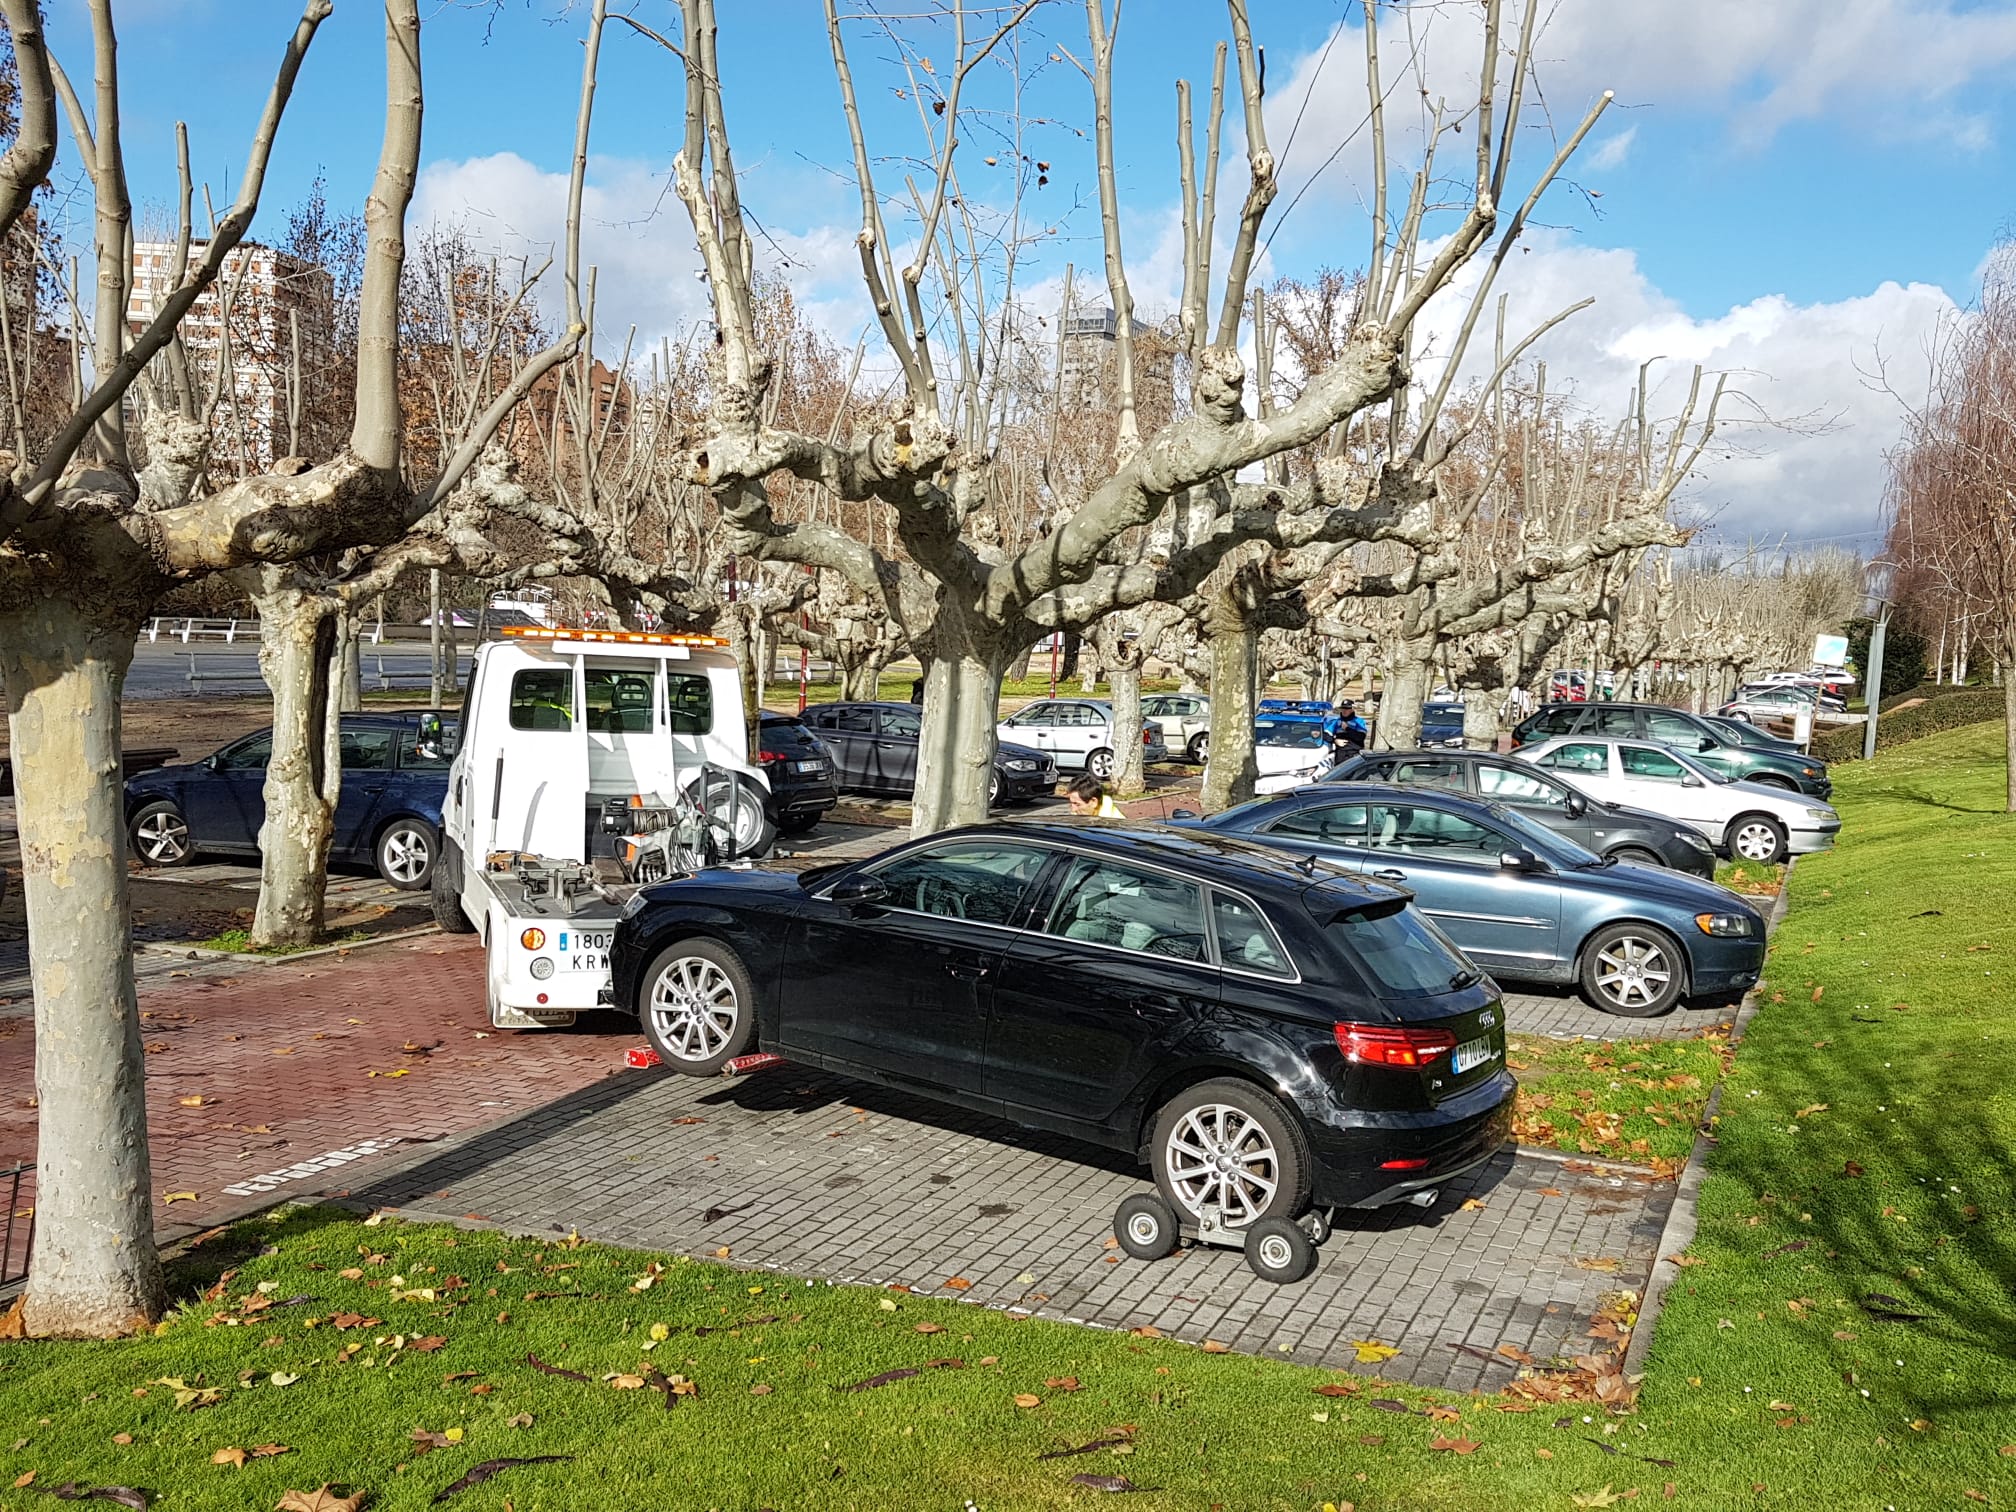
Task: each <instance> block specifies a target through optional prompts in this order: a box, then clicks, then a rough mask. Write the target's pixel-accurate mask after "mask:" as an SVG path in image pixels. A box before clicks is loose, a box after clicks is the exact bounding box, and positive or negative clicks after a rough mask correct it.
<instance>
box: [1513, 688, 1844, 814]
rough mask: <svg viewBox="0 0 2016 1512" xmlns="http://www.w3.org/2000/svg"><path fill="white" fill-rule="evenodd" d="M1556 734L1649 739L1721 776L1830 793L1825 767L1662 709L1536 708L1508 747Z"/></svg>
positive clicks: (1601, 705) (1603, 706) (1601, 706)
mask: <svg viewBox="0 0 2016 1512" xmlns="http://www.w3.org/2000/svg"><path fill="white" fill-rule="evenodd" d="M1562 735H1575V736H1582V737H1587V736H1591V735H1595V736H1602V737H1606V738H1609V739H1616V740H1653V741H1657V742H1658V743H1659V744H1661V745H1666V746H1671V747H1672V748H1673V749H1674V750H1676V751H1685V752H1686V753H1687V754H1688V756H1689V757H1691V758H1692V759H1694V760H1695V761H1698V762H1699V763H1700V764H1701V765H1703V766H1705V767H1707V768H1708V769H1709V770H1710V771H1714V772H1719V773H1721V774H1722V775H1723V776H1725V777H1737V778H1741V779H1742V780H1744V781H1746V782H1758V783H1762V784H1764V785H1765V786H1767V787H1777V788H1783V789H1785V790H1786V791H1787V792H1797V793H1807V794H1810V795H1811V796H1813V797H1815V798H1825V797H1827V796H1828V795H1829V794H1830V793H1832V792H1833V791H1834V784H1833V783H1832V782H1831V781H1829V780H1828V777H1827V763H1826V762H1824V761H1821V760H1818V759H1817V758H1815V757H1812V756H1806V755H1802V754H1800V753H1799V752H1797V751H1787V752H1784V753H1783V754H1780V753H1779V752H1777V751H1770V750H1763V749H1760V748H1758V747H1756V746H1750V745H1739V744H1737V743H1736V742H1735V741H1733V740H1731V739H1730V738H1729V737H1728V736H1727V735H1726V734H1724V733H1723V732H1721V731H1720V730H1718V729H1717V728H1716V727H1715V726H1714V725H1711V724H1709V723H1708V722H1707V721H1706V720H1704V719H1703V718H1701V716H1699V715H1697V714H1689V713H1687V712H1685V711H1684V710H1681V709H1669V708H1666V707H1665V706H1664V705H1662V704H1632V703H1594V704H1580V705H1577V706H1575V707H1573V708H1565V707H1559V706H1556V707H1553V708H1546V709H1541V710H1539V711H1538V712H1536V713H1534V714H1532V715H1530V716H1528V717H1527V718H1525V719H1522V720H1520V721H1519V723H1518V724H1516V725H1514V726H1513V727H1512V745H1513V748H1514V749H1517V748H1519V747H1521V746H1527V745H1532V744H1534V743H1535V742H1537V741H1542V740H1547V739H1550V738H1553V737H1556V736H1562ZM1605 796H1608V795H1605ZM1627 801H1628V800H1627Z"/></svg>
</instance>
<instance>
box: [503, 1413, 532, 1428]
mask: <svg viewBox="0 0 2016 1512" xmlns="http://www.w3.org/2000/svg"><path fill="white" fill-rule="evenodd" d="M504 1426H505V1427H506V1428H530V1427H531V1426H532V1414H531V1413H529V1412H515V1413H513V1414H512V1415H511V1416H510V1417H508V1418H506V1419H504Z"/></svg>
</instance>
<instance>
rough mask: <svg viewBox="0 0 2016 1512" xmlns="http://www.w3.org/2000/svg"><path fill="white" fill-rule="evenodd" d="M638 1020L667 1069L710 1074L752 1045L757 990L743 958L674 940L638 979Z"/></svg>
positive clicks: (706, 944) (710, 945) (707, 944)
mask: <svg viewBox="0 0 2016 1512" xmlns="http://www.w3.org/2000/svg"><path fill="white" fill-rule="evenodd" d="M637 1021H638V1022H639V1023H640V1024H642V1025H643V1028H644V1037H645V1038H646V1039H648V1040H649V1041H650V1042H651V1048H652V1049H653V1050H655V1051H657V1052H658V1059H659V1060H660V1061H661V1062H662V1063H664V1064H665V1065H666V1066H667V1067H669V1068H670V1069H672V1070H674V1071H677V1072H680V1073H681V1074H683V1075H686V1076H715V1075H718V1074H719V1073H720V1070H721V1068H722V1067H723V1066H725V1065H727V1064H728V1062H729V1061H731V1060H733V1059H734V1058H735V1057H736V1056H738V1055H743V1054H746V1053H747V1052H748V1049H749V1047H750V1045H752V1044H753V1043H755V1039H756V990H755V987H754V985H753V984H752V983H751V981H750V980H749V972H748V969H747V968H746V967H744V966H743V964H742V958H741V957H740V956H738V955H736V954H735V952H734V951H732V950H730V949H729V948H728V947H727V946H725V945H721V944H717V943H716V942H715V941H713V940H707V939H686V940H675V941H674V942H673V943H672V944H670V945H668V946H666V947H665V948H664V949H663V950H661V951H659V952H658V954H657V955H656V956H654V957H653V958H652V960H651V965H650V967H649V968H648V969H647V970H646V971H645V973H644V975H643V976H642V978H640V979H639V982H638V987H637Z"/></svg>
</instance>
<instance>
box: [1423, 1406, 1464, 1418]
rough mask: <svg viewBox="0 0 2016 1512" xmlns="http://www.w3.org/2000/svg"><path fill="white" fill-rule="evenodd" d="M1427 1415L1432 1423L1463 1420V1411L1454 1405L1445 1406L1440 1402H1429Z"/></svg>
mask: <svg viewBox="0 0 2016 1512" xmlns="http://www.w3.org/2000/svg"><path fill="white" fill-rule="evenodd" d="M1425 1415H1426V1417H1427V1419H1428V1421H1429V1422H1431V1423H1458V1422H1461V1421H1462V1420H1463V1414H1462V1413H1460V1412H1458V1411H1457V1410H1456V1409H1455V1408H1454V1407H1444V1406H1443V1405H1442V1404H1441V1403H1439V1402H1431V1403H1429V1404H1428V1407H1427V1408H1426V1410H1425Z"/></svg>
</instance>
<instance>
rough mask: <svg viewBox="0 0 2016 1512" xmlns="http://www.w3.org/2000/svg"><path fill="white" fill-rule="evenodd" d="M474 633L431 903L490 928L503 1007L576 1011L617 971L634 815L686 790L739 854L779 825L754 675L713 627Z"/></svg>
mask: <svg viewBox="0 0 2016 1512" xmlns="http://www.w3.org/2000/svg"><path fill="white" fill-rule="evenodd" d="M503 633H504V636H505V639H503V640H500V641H493V642H489V643H487V644H485V645H483V646H481V647H479V648H478V649H477V653H476V663H475V669H474V671H473V672H472V673H471V675H470V679H469V687H468V692H467V696H466V698H465V701H464V703H463V708H462V719H461V729H460V737H459V744H458V746H457V748H456V751H455V756H454V760H453V762H452V763H451V765H450V767H449V772H448V793H447V796H446V798H444V799H443V801H442V805H441V817H442V826H441V829H442V845H441V857H440V860H439V861H438V862H437V863H436V866H435V869H434V879H433V887H434V916H435V920H436V922H438V923H439V924H440V925H441V927H442V928H443V929H445V930H449V931H451V932H454V933H467V932H469V931H471V930H475V931H479V932H481V933H482V935H483V937H484V944H485V947H486V949H487V952H488V957H489V972H488V978H489V979H488V993H487V995H488V998H489V1007H490V1021H491V1023H492V1024H494V1025H497V1026H498V1027H500V1028H521V1029H522V1028H537V1027H540V1026H543V1025H550V1024H566V1023H572V1022H573V1020H574V1016H575V1014H576V1013H577V1012H579V1011H580V1010H582V1009H584V1008H593V1007H595V1006H596V1005H597V1002H598V1001H599V999H600V995H601V991H602V989H603V988H604V987H605V986H606V985H607V982H608V949H609V941H610V937H611V935H612V934H613V932H614V930H615V927H616V917H617V911H618V909H620V908H621V906H622V904H623V901H624V898H625V897H626V896H627V894H628V892H629V891H630V890H631V889H630V888H629V886H628V885H627V883H625V882H624V880H623V879H624V877H625V876H626V870H625V868H624V867H623V866H622V864H621V858H622V855H623V846H624V843H625V831H626V830H627V829H629V828H631V827H632V826H630V825H628V824H626V823H625V820H624V816H625V815H626V814H628V813H631V812H645V811H649V810H652V809H653V808H657V809H660V810H662V809H663V807H664V806H665V805H666V804H668V803H672V802H676V801H677V799H678V798H680V797H684V798H686V799H690V800H691V801H692V802H694V803H696V804H698V805H699V807H700V808H701V809H702V810H704V811H705V812H706V813H707V814H708V815H709V816H710V818H712V819H713V821H714V822H715V823H716V824H717V825H718V827H719V830H720V833H721V836H722V838H723V839H724V840H725V841H727V842H728V843H727V844H726V846H725V847H724V848H726V849H728V850H729V851H730V853H731V854H732V855H733V856H736V857H742V858H749V857H755V856H760V855H762V854H764V853H765V852H766V851H767V850H768V849H769V848H770V845H771V843H772V841H773V840H774V839H775V837H776V828H775V825H774V823H773V821H772V819H771V816H770V814H769V811H768V810H769V803H768V799H769V783H768V781H767V780H766V779H765V777H764V775H763V772H762V770H761V768H760V767H758V766H756V765H754V764H753V763H751V762H750V760H749V746H748V723H747V718H746V715H745V712H744V708H743V703H742V680H741V675H740V672H739V670H738V669H737V667H736V664H735V659H734V657H733V656H731V655H730V654H729V653H728V651H727V649H726V642H724V641H720V640H716V639H714V638H713V637H711V636H696V635H663V634H644V633H640V632H633V631H611V630H571V629H546V628H543V627H532V626H525V627H513V628H509V629H506V630H505V631H504V632H503Z"/></svg>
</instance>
